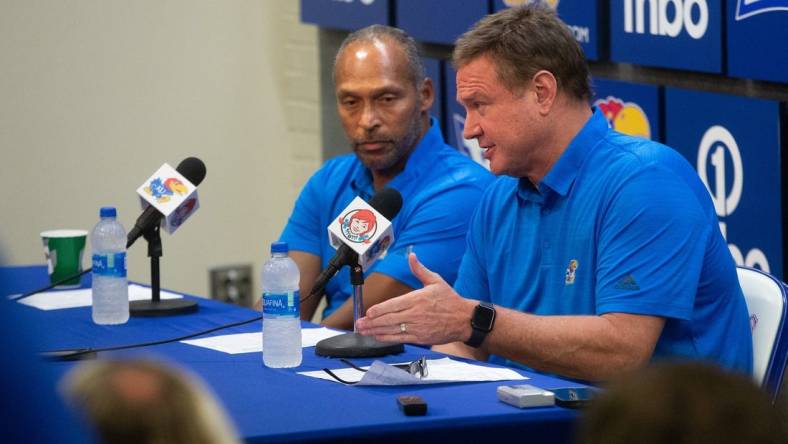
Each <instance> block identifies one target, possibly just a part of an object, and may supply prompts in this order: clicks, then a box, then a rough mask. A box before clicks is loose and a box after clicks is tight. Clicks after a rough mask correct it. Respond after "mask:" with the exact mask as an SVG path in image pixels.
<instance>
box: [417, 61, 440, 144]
mask: <svg viewBox="0 0 788 444" xmlns="http://www.w3.org/2000/svg"><path fill="white" fill-rule="evenodd" d="M421 60H422V62H423V63H424V70H425V71H426V72H427V77H429V78H430V79H432V86H433V90H434V91H435V101H433V102H432V108H430V114H431V115H432V117H435V118H436V119H438V122H440V125H441V132H442V133H443V134H446V119H445V118H444V116H443V100H444V99H443V73H442V72H441V70H442V69H443V68H442V65H443V62H442V61H440V60H438V59H431V58H429V57H422V59H421Z"/></svg>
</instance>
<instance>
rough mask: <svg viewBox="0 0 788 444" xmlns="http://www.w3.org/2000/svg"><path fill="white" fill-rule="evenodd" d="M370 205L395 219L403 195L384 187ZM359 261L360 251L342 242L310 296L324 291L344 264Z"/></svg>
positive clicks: (318, 278)
mask: <svg viewBox="0 0 788 444" xmlns="http://www.w3.org/2000/svg"><path fill="white" fill-rule="evenodd" d="M369 205H370V206H371V207H372V208H374V209H375V210H376V211H377V212H378V213H380V214H382V215H383V217H385V218H386V219H388V220H392V219H394V217H395V216H396V215H397V213H399V210H400V209H401V208H402V195H401V194H400V193H399V191H397V190H395V189H394V188H383V189H382V190H380V191H378V192H377V193H375V195H374V196H372V199H370V200H369ZM357 261H358V253H356V252H355V251H353V249H352V248H350V247H348V246H347V245H345V244H342V245H341V246H340V247H339V248H337V252H336V253H334V257H332V258H331V260H330V261H328V266H327V267H326V269H325V270H323V272H321V273H320V275H319V276H318V277H317V279H315V284H314V285H313V286H312V291H310V292H309V296H307V297H308V298H311V297H312V296H314V295H320V294H321V293H323V289H324V288H325V286H326V284H327V283H328V281H330V280H331V278H332V277H334V275H335V274H337V272H338V271H339V269H340V268H342V267H343V266H344V265H349V264H351V263H355V262H357Z"/></svg>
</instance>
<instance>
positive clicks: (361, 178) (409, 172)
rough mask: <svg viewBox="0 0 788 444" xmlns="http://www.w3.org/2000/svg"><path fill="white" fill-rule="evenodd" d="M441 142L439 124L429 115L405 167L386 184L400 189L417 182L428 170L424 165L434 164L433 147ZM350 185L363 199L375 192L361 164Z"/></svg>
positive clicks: (434, 150) (370, 174)
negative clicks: (427, 126) (425, 128)
mask: <svg viewBox="0 0 788 444" xmlns="http://www.w3.org/2000/svg"><path fill="white" fill-rule="evenodd" d="M442 144H443V135H442V134H441V130H440V125H439V124H438V121H437V120H436V119H435V118H434V117H430V127H429V129H427V132H426V133H424V137H422V138H421V140H420V141H419V143H418V144H416V147H415V148H414V149H413V151H412V152H411V153H410V156H408V160H407V161H406V162H405V168H404V169H403V170H402V171H401V172H400V173H399V174H397V175H396V176H395V177H394V178H393V179H391V181H390V182H389V183H388V184H386V186H387V187H391V188H396V189H397V190H399V191H402V190H403V189H404V188H407V187H408V185H409V184H414V183H418V178H419V177H420V176H421V175H422V174H425V173H426V171H427V170H428V167H427V168H425V165H427V166H429V165H434V164H435V162H437V161H438V159H437V157H438V155H439V153H438V151H439V150H437V149H435V147H436V146H441V145H442ZM359 163H360V162H359ZM350 186H351V187H352V188H353V191H354V192H355V193H356V194H357V195H360V196H361V197H363V198H365V199H369V198H370V197H372V195H373V194H374V193H375V190H374V189H373V186H372V173H370V171H369V169H367V168H365V167H363V166H362V167H361V168H359V169H358V171H357V172H356V175H355V177H353V179H352V180H351V181H350Z"/></svg>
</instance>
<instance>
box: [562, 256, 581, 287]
mask: <svg viewBox="0 0 788 444" xmlns="http://www.w3.org/2000/svg"><path fill="white" fill-rule="evenodd" d="M578 265H579V264H578V262H577V259H572V260H571V261H569V266H567V267H566V276H565V277H564V285H572V284H574V283H575V271H576V270H577V267H578Z"/></svg>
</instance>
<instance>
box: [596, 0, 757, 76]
mask: <svg viewBox="0 0 788 444" xmlns="http://www.w3.org/2000/svg"><path fill="white" fill-rule="evenodd" d="M750 1H751V0H750ZM722 6H723V5H722V2H721V1H719V0H616V1H613V2H611V3H610V58H611V60H613V61H615V62H625V63H635V64H640V65H647V66H658V67H664V68H674V69H685V70H690V71H702V72H710V73H721V72H722Z"/></svg>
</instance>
